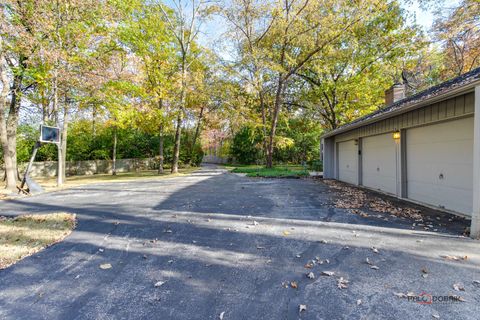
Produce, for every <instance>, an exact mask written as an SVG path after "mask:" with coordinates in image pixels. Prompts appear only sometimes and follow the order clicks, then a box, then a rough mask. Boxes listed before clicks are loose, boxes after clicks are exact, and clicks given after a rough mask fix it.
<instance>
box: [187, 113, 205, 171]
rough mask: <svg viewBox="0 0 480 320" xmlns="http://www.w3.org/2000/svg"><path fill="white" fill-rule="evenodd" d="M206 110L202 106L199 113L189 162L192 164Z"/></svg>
mask: <svg viewBox="0 0 480 320" xmlns="http://www.w3.org/2000/svg"><path fill="white" fill-rule="evenodd" d="M204 110H205V108H204V107H202V108H201V109H200V114H199V115H198V122H197V127H196V128H195V134H194V135H193V140H192V150H190V157H189V158H190V159H189V164H192V158H193V155H194V153H195V145H196V144H197V139H198V135H199V134H200V127H201V125H202V120H203V111H204Z"/></svg>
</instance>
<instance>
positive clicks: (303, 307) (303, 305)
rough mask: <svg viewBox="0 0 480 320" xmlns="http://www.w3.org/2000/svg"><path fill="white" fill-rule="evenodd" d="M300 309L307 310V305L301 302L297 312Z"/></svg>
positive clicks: (299, 311) (300, 310)
mask: <svg viewBox="0 0 480 320" xmlns="http://www.w3.org/2000/svg"><path fill="white" fill-rule="evenodd" d="M302 311H307V305H305V304H301V305H299V306H298V313H301V312H302Z"/></svg>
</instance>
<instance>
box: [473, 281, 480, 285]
mask: <svg viewBox="0 0 480 320" xmlns="http://www.w3.org/2000/svg"><path fill="white" fill-rule="evenodd" d="M472 282H473V284H476V285H478V286H480V281H479V280H473V281H472Z"/></svg>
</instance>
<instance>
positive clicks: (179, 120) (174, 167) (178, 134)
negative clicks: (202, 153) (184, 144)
mask: <svg viewBox="0 0 480 320" xmlns="http://www.w3.org/2000/svg"><path fill="white" fill-rule="evenodd" d="M181 134H182V111H180V112H179V114H178V117H177V128H176V130H175V144H174V146H173V160H172V170H171V173H178V160H179V157H180V137H181Z"/></svg>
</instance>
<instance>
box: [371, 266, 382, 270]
mask: <svg viewBox="0 0 480 320" xmlns="http://www.w3.org/2000/svg"><path fill="white" fill-rule="evenodd" d="M370 269H373V270H378V269H380V268H379V267H377V266H370Z"/></svg>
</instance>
